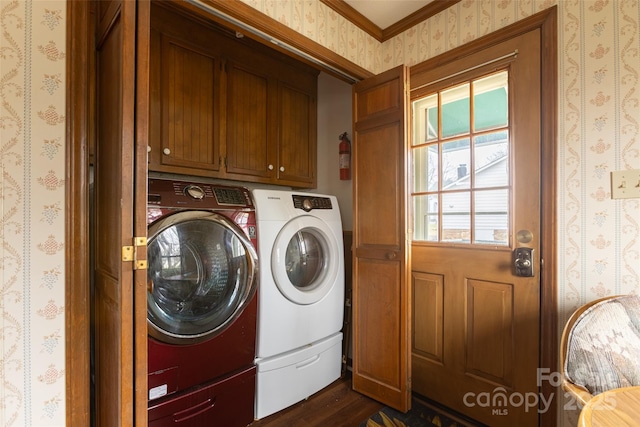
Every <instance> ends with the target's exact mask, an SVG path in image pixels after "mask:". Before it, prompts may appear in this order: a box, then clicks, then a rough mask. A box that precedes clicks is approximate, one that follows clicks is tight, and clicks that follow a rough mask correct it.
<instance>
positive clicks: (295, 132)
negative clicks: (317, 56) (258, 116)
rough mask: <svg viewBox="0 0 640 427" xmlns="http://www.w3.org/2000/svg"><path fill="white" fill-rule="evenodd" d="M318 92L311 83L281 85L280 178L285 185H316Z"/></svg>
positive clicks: (279, 180) (281, 83)
mask: <svg viewBox="0 0 640 427" xmlns="http://www.w3.org/2000/svg"><path fill="white" fill-rule="evenodd" d="M313 83H315V81H314V82H313ZM316 92H317V89H316V86H315V85H311V84H307V85H300V86H298V87H296V86H293V85H292V84H290V83H288V82H280V83H279V85H278V110H277V111H278V114H279V116H280V117H279V138H278V162H277V173H278V175H277V180H278V182H280V183H282V184H290V185H294V186H295V185H303V184H308V186H309V187H315V186H316V184H315V183H316V176H315V171H316V129H317V115H316V111H317V107H316Z"/></svg>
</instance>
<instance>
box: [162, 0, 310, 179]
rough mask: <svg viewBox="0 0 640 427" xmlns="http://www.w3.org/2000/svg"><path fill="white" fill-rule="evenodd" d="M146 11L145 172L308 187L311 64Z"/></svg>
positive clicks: (196, 24)
mask: <svg viewBox="0 0 640 427" xmlns="http://www.w3.org/2000/svg"><path fill="white" fill-rule="evenodd" d="M152 11H153V14H152V36H151V37H152V43H151V84H150V90H151V104H152V106H151V112H150V114H151V132H150V152H149V170H151V171H158V172H168V173H177V174H186V175H193V176H206V177H215V178H223V179H233V180H239V181H249V182H260V183H268V184H279V185H287V186H292V187H303V188H314V187H315V186H316V138H317V137H316V134H317V76H318V71H317V70H315V69H313V68H312V67H309V66H307V65H305V64H302V63H299V62H297V61H294V60H293V59H291V58H289V57H287V56H286V55H283V54H281V53H279V52H277V51H274V50H272V49H269V48H266V47H264V46H262V45H260V44H258V43H256V42H253V41H251V40H246V39H243V38H236V36H235V34H232V33H230V32H229V31H228V30H225V29H222V28H220V27H216V26H214V25H213V24H208V23H205V22H203V21H202V20H200V19H195V18H191V17H188V16H185V15H181V14H176V13H175V11H174V10H167V9H165V7H163V6H158V5H155V6H153V8H152Z"/></svg>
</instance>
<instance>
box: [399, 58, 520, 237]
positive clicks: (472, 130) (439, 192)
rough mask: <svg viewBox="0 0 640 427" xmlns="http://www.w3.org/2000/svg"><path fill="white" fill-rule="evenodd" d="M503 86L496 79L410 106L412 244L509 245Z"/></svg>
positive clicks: (501, 76) (504, 78) (502, 75)
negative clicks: (412, 137) (411, 135)
mask: <svg viewBox="0 0 640 427" xmlns="http://www.w3.org/2000/svg"><path fill="white" fill-rule="evenodd" d="M508 82H509V74H508V72H507V71H499V72H496V73H492V74H490V75H487V76H483V77H482V78H479V79H475V80H469V81H467V82H463V83H460V84H456V85H455V86H452V87H446V88H442V89H441V90H439V91H436V92H433V93H429V94H427V96H425V97H422V98H419V99H415V100H413V103H412V106H413V120H414V122H413V129H414V140H413V143H412V148H411V156H412V165H413V191H412V197H413V214H414V240H417V241H426V242H433V243H438V242H446V243H448V244H451V243H456V244H478V245H491V246H495V245H508V244H509V236H510V229H509V225H510V212H509V206H510V196H511V193H510V192H511V185H512V183H511V178H510V172H511V171H510V167H509V165H510V164H511V160H510V155H511V149H510V144H511V143H512V142H511V141H510V133H509V115H508V112H509V105H508V103H509V96H508V93H509V92H508ZM471 100H473V105H472V103H471ZM438 125H439V127H438Z"/></svg>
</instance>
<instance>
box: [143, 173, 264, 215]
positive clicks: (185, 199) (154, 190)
mask: <svg viewBox="0 0 640 427" xmlns="http://www.w3.org/2000/svg"><path fill="white" fill-rule="evenodd" d="M148 201H149V205H150V206H160V207H164V208H175V207H182V208H196V209H230V208H235V209H243V208H253V201H252V199H251V194H250V193H249V190H247V189H246V188H244V187H232V186H226V185H218V184H208V183H195V182H184V181H174V180H163V179H153V178H152V179H149V194H148Z"/></svg>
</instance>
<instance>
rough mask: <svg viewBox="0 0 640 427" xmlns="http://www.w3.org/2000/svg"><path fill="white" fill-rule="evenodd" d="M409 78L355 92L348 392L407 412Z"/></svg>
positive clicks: (387, 79)
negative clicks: (350, 386)
mask: <svg viewBox="0 0 640 427" xmlns="http://www.w3.org/2000/svg"><path fill="white" fill-rule="evenodd" d="M407 89H408V73H407V69H406V67H404V66H401V67H397V68H394V69H392V70H389V71H387V72H385V73H382V74H380V75H378V76H375V77H371V78H369V79H367V80H364V81H361V82H359V83H357V84H356V85H355V87H354V97H353V111H354V135H353V185H354V193H353V195H354V197H353V200H354V217H353V247H354V249H353V290H352V292H353V334H354V335H353V343H354V348H353V388H354V390H356V391H358V392H361V393H363V394H366V395H368V396H371V397H373V398H374V399H376V400H379V401H380V402H383V403H385V404H387V405H389V406H391V407H394V408H397V409H399V410H401V411H406V410H408V409H409V408H410V407H411V360H410V357H409V355H410V351H411V349H410V344H411V341H410V329H411V328H410V322H409V319H410V315H411V310H410V308H411V305H410V301H411V294H410V292H409V290H410V288H409V280H408V272H407V269H408V266H409V265H410V262H409V261H410V260H409V257H410V251H409V250H408V240H407V233H406V230H407V225H408V221H407V204H406V198H407V194H408V193H407V190H408V186H407V182H408V174H407V171H408V169H407V156H408V150H407V145H406V141H407V138H408V133H407V116H406V111H407V108H408V92H407Z"/></svg>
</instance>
